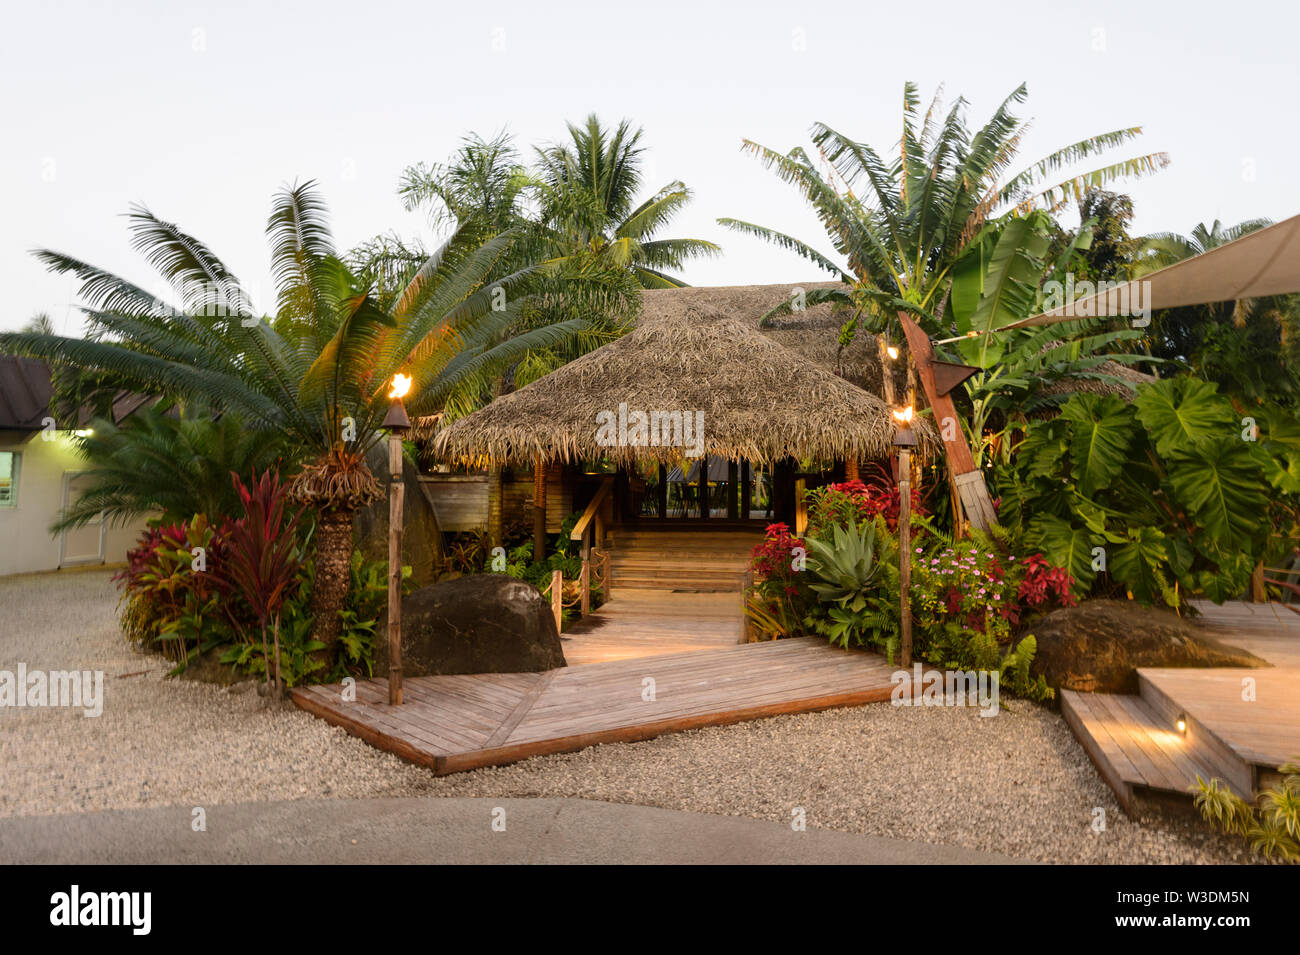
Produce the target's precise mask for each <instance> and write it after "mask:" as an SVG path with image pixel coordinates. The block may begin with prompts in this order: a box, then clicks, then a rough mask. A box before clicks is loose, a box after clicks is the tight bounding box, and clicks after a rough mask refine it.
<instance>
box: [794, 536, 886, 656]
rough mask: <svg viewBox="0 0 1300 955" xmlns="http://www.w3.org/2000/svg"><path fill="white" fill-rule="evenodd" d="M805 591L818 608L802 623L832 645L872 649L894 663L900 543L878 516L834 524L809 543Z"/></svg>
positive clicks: (811, 611) (809, 539)
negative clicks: (823, 535)
mask: <svg viewBox="0 0 1300 955" xmlns="http://www.w3.org/2000/svg"><path fill="white" fill-rule="evenodd" d="M808 569H809V571H811V573H812V578H813V579H812V580H810V581H809V583H808V587H809V589H810V590H812V592H813V593H814V594H815V595H816V597H817V599H818V603H817V604H816V605H815V607H813V608H811V609H810V610H809V612H808V613H807V614H806V615H805V616H804V623H805V625H807V626H808V627H810V628H811V629H812V630H814V631H815V632H817V633H819V634H821V635H822V636H824V637H826V638H827V639H829V640H830V642H831V643H832V644H838V645H839V646H842V647H847V646H849V645H850V644H851V643H853V644H872V645H875V646H878V647H880V648H882V649H883V650H884V651H885V653H886V654H887V655H888V656H889V658H890V659H891V660H892V659H893V658H894V652H895V651H896V650H897V648H898V634H899V620H900V617H901V611H900V609H899V603H898V544H897V541H896V540H895V539H894V537H893V536H892V535H891V534H890V533H889V530H888V529H887V528H886V527H885V526H884V520H883V519H882V518H881V517H878V516H877V517H875V518H874V519H871V520H864V521H862V522H861V523H860V524H859V523H857V522H854V523H850V524H847V525H845V524H838V523H837V524H832V525H830V528H829V538H828V539H827V538H819V537H809V538H808Z"/></svg>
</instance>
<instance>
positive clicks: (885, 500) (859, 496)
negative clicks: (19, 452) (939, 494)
mask: <svg viewBox="0 0 1300 955" xmlns="http://www.w3.org/2000/svg"><path fill="white" fill-rule="evenodd" d="M804 500H805V501H807V504H808V526H809V529H810V531H811V532H812V533H814V534H819V533H820V532H822V531H825V532H826V533H830V528H831V527H832V526H834V525H835V524H840V525H842V526H845V527H849V526H852V527H859V528H860V527H861V526H862V525H863V524H865V523H866V522H867V521H874V520H875V519H876V518H877V517H883V518H884V519H885V525H886V526H887V527H888V528H889V529H890V530H891V531H895V532H897V530H898V510H899V505H900V500H901V495H900V494H899V490H898V485H897V484H895V483H893V482H892V481H888V482H883V483H880V484H864V483H863V482H862V481H857V480H854V481H844V482H842V483H840V484H828V485H826V486H825V487H818V488H813V489H812V490H811V491H808V492H807V494H806V495H805V496H804ZM912 513H913V514H916V515H918V516H920V517H924V516H925V513H926V512H925V509H924V508H922V506H921V492H920V491H919V490H918V489H917V488H915V487H914V488H912Z"/></svg>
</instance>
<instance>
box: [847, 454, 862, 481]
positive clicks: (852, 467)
mask: <svg viewBox="0 0 1300 955" xmlns="http://www.w3.org/2000/svg"><path fill="white" fill-rule="evenodd" d="M860 474H861V472H860V471H859V470H858V458H857V455H850V456H849V457H847V458H845V459H844V480H846V481H861V480H862V478H861V477H860Z"/></svg>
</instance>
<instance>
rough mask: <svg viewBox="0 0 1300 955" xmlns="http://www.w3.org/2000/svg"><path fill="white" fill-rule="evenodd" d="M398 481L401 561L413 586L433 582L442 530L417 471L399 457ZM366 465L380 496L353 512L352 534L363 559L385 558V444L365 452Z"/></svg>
mask: <svg viewBox="0 0 1300 955" xmlns="http://www.w3.org/2000/svg"><path fill="white" fill-rule="evenodd" d="M402 460H403V465H404V466H403V471H402V483H403V485H404V486H405V487H406V495H405V498H404V501H403V506H402V563H403V564H404V565H405V564H409V565H410V566H411V579H412V580H413V581H414V582H415V585H416V586H417V587H422V586H425V585H426V584H431V583H433V582H434V581H435V580H436V579H437V577H438V568H439V566H440V565H441V563H442V547H441V545H442V531H441V529H440V528H439V527H438V517H437V515H436V514H435V513H434V510H433V501H432V499H431V498H430V497H429V495H428V494H427V493H426V492H425V489H424V486H423V485H422V484H421V483H420V474H419V470H418V469H417V468H416V466H415V463H414V462H413V461H411V460H410V459H409V458H405V457H404V458H403V459H402ZM366 466H367V467H369V468H370V470H371V473H373V474H374V475H375V477H376V478H378V480H379V485H380V487H382V488H383V492H384V493H383V494H382V496H381V497H380V498H379V499H378V500H377V501H375V502H374V503H372V504H371V505H370V506H368V507H363V508H361V509H360V510H358V511H357V513H356V516H355V517H354V518H353V520H352V537H353V541H354V543H355V545H356V547H357V548H358V549H359V550H360V551H361V553H362V555H363V556H364V557H365V558H366V560H388V485H389V483H390V481H391V478H390V477H389V474H388V444H387V441H386V440H385V441H381V442H380V443H379V444H377V445H375V447H373V448H371V449H370V451H369V453H367V454H366Z"/></svg>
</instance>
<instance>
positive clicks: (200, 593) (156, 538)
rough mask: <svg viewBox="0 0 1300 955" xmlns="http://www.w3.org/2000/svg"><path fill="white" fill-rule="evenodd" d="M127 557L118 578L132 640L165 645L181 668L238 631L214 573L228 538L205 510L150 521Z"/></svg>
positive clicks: (126, 627) (169, 656)
mask: <svg viewBox="0 0 1300 955" xmlns="http://www.w3.org/2000/svg"><path fill="white" fill-rule="evenodd" d="M126 559H127V566H126V569H125V570H123V571H121V572H119V573H118V574H117V575H115V577H114V579H115V580H116V581H117V582H118V583H119V585H120V586H121V587H122V597H121V600H120V601H119V606H120V608H121V623H122V629H123V631H124V632H125V634H126V635H127V638H128V639H130V640H132V641H133V642H135V643H139V644H141V645H142V646H145V647H147V648H156V649H158V650H160V651H161V652H162V654H163V656H164V657H165V658H166V659H168V660H172V661H174V662H176V663H177V664H178V667H177V670H182V669H184V668H185V666H186V664H187V663H188V662H189V659H190V656H191V654H192V653H193V652H198V653H202V652H204V651H205V650H207V649H210V648H211V647H213V646H216V645H218V644H221V643H224V642H226V641H227V640H229V639H230V637H231V636H232V633H233V630H232V629H231V626H230V620H229V617H228V615H227V610H226V607H225V605H224V604H223V602H222V599H221V596H222V586H221V580H220V577H219V576H218V575H217V574H216V573H215V569H216V567H217V566H218V565H219V564H220V562H222V561H223V560H224V559H225V539H224V536H223V535H222V534H220V533H219V532H218V531H217V529H215V528H214V527H213V526H212V525H211V524H210V523H209V521H208V519H207V518H206V517H204V515H202V514H196V515H194V517H193V518H191V519H190V520H187V521H180V522H177V523H172V524H164V523H162V522H161V521H158V520H155V521H153V522H151V523H150V525H149V527H148V528H147V529H146V530H145V532H144V534H143V535H142V537H141V539H140V541H139V542H138V543H137V545H136V546H135V547H134V548H133V549H131V550H130V551H128V552H127V557H126Z"/></svg>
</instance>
